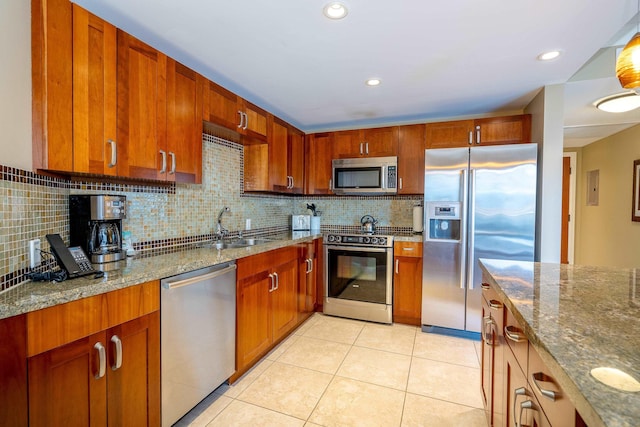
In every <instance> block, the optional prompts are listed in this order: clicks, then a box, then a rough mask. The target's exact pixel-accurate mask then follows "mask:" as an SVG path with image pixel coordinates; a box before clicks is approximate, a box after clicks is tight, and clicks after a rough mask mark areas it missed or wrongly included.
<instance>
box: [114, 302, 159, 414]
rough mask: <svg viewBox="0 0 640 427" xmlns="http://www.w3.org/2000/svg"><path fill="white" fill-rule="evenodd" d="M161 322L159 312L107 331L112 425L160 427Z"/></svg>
mask: <svg viewBox="0 0 640 427" xmlns="http://www.w3.org/2000/svg"><path fill="white" fill-rule="evenodd" d="M159 321H160V312H159V311H156V312H154V313H151V314H148V315H146V316H143V317H140V318H138V319H134V320H131V321H129V322H127V323H124V324H122V325H119V326H116V327H114V328H111V329H109V330H108V331H107V335H106V338H107V340H108V358H107V359H108V365H109V366H108V369H107V371H108V384H107V402H108V420H109V425H110V426H122V425H132V426H157V425H160V322H159ZM118 340H119V341H120V344H119V345H118V344H117V341H118ZM118 348H120V349H121V363H120V365H119V366H118V364H117V363H118V358H117V356H118Z"/></svg>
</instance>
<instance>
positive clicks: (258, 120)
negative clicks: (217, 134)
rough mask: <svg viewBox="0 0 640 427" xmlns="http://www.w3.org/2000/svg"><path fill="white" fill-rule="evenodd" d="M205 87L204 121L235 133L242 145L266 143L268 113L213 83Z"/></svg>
mask: <svg viewBox="0 0 640 427" xmlns="http://www.w3.org/2000/svg"><path fill="white" fill-rule="evenodd" d="M207 86H208V87H207V89H208V90H205V100H204V120H206V121H208V122H210V123H214V124H216V125H220V126H222V127H223V128H226V129H228V130H230V131H233V132H235V133H237V134H238V135H240V136H241V139H242V142H243V143H244V144H255V143H265V142H267V137H268V120H269V116H270V114H269V113H267V112H266V111H264V110H263V109H261V108H259V107H257V106H256V105H253V104H252V103H250V102H248V101H246V100H244V99H242V98H241V97H239V96H238V95H236V94H235V93H233V92H231V91H229V90H227V89H225V88H223V87H222V86H220V85H218V84H216V83H214V82H211V81H209V82H208V85H207Z"/></svg>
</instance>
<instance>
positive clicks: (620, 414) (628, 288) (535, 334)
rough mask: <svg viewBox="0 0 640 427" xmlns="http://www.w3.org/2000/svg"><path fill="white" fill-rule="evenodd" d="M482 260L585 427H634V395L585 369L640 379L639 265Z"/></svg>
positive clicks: (638, 398)
mask: <svg viewBox="0 0 640 427" xmlns="http://www.w3.org/2000/svg"><path fill="white" fill-rule="evenodd" d="M480 263H481V267H482V269H483V270H484V271H485V272H486V273H488V274H489V275H490V276H491V278H492V279H493V282H494V283H493V284H494V285H497V286H498V287H499V289H498V290H497V291H498V294H499V295H500V296H501V297H502V298H504V303H505V305H506V306H507V307H508V308H509V310H510V311H511V312H512V313H513V315H514V317H515V318H516V319H517V320H518V321H519V322H520V323H521V324H522V326H523V327H524V330H525V333H526V335H527V337H528V338H529V342H530V343H531V344H532V345H533V346H534V347H535V348H536V350H538V352H539V354H540V357H541V358H542V359H543V361H544V362H545V364H546V365H547V367H548V369H549V371H550V372H551V374H552V375H553V377H554V378H555V379H556V381H557V382H558V384H559V385H560V386H561V387H562V389H563V391H564V393H566V394H567V396H568V397H569V399H570V400H571V401H572V402H573V404H574V406H575V407H576V409H577V410H578V412H579V413H580V415H581V416H582V418H583V419H584V420H585V422H586V423H587V425H589V427H598V426H607V427H613V426H616V427H618V426H620V427H622V426H629V427H631V426H634V427H637V426H638V425H640V392H632V391H620V390H618V389H616V388H613V387H610V386H608V385H605V384H603V383H601V382H599V381H598V380H596V379H595V378H594V377H593V376H592V375H591V374H590V372H591V370H592V369H594V368H598V367H611V368H616V369H619V370H621V371H623V372H625V373H626V374H628V375H630V376H631V377H633V378H634V379H635V380H636V381H640V270H635V269H622V268H608V267H590V266H571V265H560V264H547V263H533V262H519V261H503V260H486V259H482V260H481V261H480Z"/></svg>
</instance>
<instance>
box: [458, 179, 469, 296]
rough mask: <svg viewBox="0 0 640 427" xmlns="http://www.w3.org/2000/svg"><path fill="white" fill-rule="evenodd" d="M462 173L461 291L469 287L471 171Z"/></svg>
mask: <svg viewBox="0 0 640 427" xmlns="http://www.w3.org/2000/svg"><path fill="white" fill-rule="evenodd" d="M460 172H462V203H461V206H460V212H461V213H462V215H461V221H460V222H461V223H462V230H461V236H462V237H461V239H460V289H465V288H466V287H467V278H466V276H465V273H466V265H467V218H468V216H467V215H468V213H467V211H468V210H467V203H468V202H469V171H468V170H467V169H461V170H460Z"/></svg>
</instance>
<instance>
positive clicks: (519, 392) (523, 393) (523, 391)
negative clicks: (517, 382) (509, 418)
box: [513, 387, 527, 427]
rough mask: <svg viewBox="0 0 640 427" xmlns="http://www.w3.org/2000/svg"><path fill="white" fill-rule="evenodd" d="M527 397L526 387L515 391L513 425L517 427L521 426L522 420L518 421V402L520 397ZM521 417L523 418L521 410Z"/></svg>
mask: <svg viewBox="0 0 640 427" xmlns="http://www.w3.org/2000/svg"><path fill="white" fill-rule="evenodd" d="M526 395H527V389H526V388H524V387H520V388H517V389H515V390H513V423H514V424H515V427H518V426H519V425H520V424H519V423H520V420H518V421H516V403H517V402H518V396H526ZM520 417H521V418H522V409H521V410H520Z"/></svg>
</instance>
